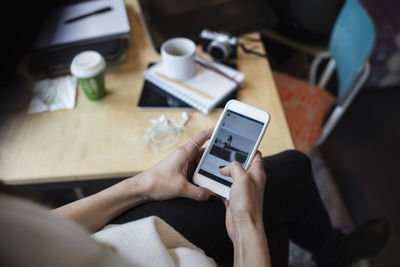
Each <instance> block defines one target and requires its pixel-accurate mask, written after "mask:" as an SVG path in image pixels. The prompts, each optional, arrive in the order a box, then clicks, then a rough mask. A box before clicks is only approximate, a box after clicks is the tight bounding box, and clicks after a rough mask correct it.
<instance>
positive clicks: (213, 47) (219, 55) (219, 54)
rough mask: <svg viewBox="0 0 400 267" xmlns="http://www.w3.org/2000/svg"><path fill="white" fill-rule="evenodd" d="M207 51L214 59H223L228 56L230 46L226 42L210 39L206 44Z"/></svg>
mask: <svg viewBox="0 0 400 267" xmlns="http://www.w3.org/2000/svg"><path fill="white" fill-rule="evenodd" d="M207 52H208V53H209V54H210V55H211V56H212V57H213V58H214V59H215V60H218V61H224V60H226V59H227V58H228V57H229V55H230V53H231V48H230V47H229V45H227V44H226V43H221V42H217V41H212V42H211V43H210V45H209V46H208V49H207Z"/></svg>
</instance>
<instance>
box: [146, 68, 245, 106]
mask: <svg viewBox="0 0 400 267" xmlns="http://www.w3.org/2000/svg"><path fill="white" fill-rule="evenodd" d="M226 68H228V67H226ZM230 71H233V72H236V73H237V74H239V75H240V76H241V77H242V81H243V80H244V75H243V73H241V72H238V71H236V70H234V69H230ZM144 77H145V79H146V80H148V81H150V82H151V83H153V84H155V85H156V86H157V87H159V88H160V89H162V90H164V91H166V92H167V93H169V94H171V95H173V96H175V97H176V98H178V99H180V100H181V101H183V102H185V103H187V104H188V105H190V106H192V107H194V108H196V109H198V110H199V111H201V112H203V113H205V114H207V113H209V112H210V110H211V109H213V108H215V107H216V106H217V105H218V104H219V103H220V102H221V101H223V100H224V99H225V98H226V97H227V96H228V95H229V94H231V93H232V92H233V91H234V90H236V88H237V84H236V83H235V82H233V81H232V80H230V79H227V78H226V77H224V76H222V75H220V74H218V73H216V72H215V71H213V70H211V69H208V68H205V67H203V66H201V65H199V64H196V73H195V75H194V76H193V77H192V78H190V79H187V80H184V81H176V80H173V79H171V78H169V77H168V76H166V75H164V74H163V73H162V66H161V62H159V63H156V64H154V65H153V66H152V67H150V68H149V69H147V70H146V71H145V72H144Z"/></svg>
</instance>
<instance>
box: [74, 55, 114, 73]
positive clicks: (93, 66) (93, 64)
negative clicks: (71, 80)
mask: <svg viewBox="0 0 400 267" xmlns="http://www.w3.org/2000/svg"><path fill="white" fill-rule="evenodd" d="M105 67H106V62H105V60H104V58H103V56H102V55H101V54H100V53H99V52H97V51H91V50H89V51H84V52H81V53H79V54H77V55H76V56H75V57H74V59H73V60H72V63H71V73H72V75H74V76H75V77H78V78H90V77H93V76H96V75H97V74H99V73H100V72H102V71H103V70H104V69H105Z"/></svg>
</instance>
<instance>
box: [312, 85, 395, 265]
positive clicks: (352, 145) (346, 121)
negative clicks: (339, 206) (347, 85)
mask: <svg viewBox="0 0 400 267" xmlns="http://www.w3.org/2000/svg"><path fill="white" fill-rule="evenodd" d="M399 101H400V86H399V87H392V88H379V89H374V90H372V89H366V90H364V91H362V92H361V94H360V95H359V96H358V97H357V99H356V100H355V101H354V103H353V104H352V105H351V107H350V108H349V110H348V112H347V113H346V114H345V115H344V117H343V118H342V119H341V121H340V123H339V124H338V125H337V127H336V128H335V130H334V131H333V132H332V135H331V136H330V138H329V139H328V140H327V142H326V143H325V144H324V145H323V146H321V148H320V153H321V155H322V157H323V158H324V159H325V162H326V163H327V165H328V167H329V169H330V171H331V172H332V175H333V177H335V182H336V184H337V186H338V188H339V191H340V193H341V196H342V197H343V199H344V202H345V203H346V206H347V208H348V210H349V212H350V214H351V217H352V219H353V221H354V222H355V224H359V223H362V222H365V221H367V220H369V219H371V218H376V217H384V218H386V219H387V220H389V222H390V224H391V234H390V237H389V241H388V243H387V244H386V246H385V247H384V249H383V251H382V252H381V253H379V254H378V255H377V256H376V257H374V258H373V259H372V260H371V266H385V267H395V266H399V265H400V257H399V256H398V253H399V252H400V209H399V207H398V203H399V202H400V195H399V190H400V179H399V173H400V157H399V155H398V151H399V149H400V142H399V140H398V138H399V136H400V121H399V119H400V105H399Z"/></svg>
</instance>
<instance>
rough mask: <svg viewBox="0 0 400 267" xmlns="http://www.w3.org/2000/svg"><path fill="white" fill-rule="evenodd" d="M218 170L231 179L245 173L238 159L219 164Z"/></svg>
mask: <svg viewBox="0 0 400 267" xmlns="http://www.w3.org/2000/svg"><path fill="white" fill-rule="evenodd" d="M219 172H220V173H221V174H222V175H225V176H228V177H232V179H233V180H235V178H237V177H239V176H241V175H243V174H246V172H245V170H244V169H243V167H242V165H240V163H239V162H238V161H234V162H232V163H230V164H229V165H227V166H221V167H220V168H219Z"/></svg>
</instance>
